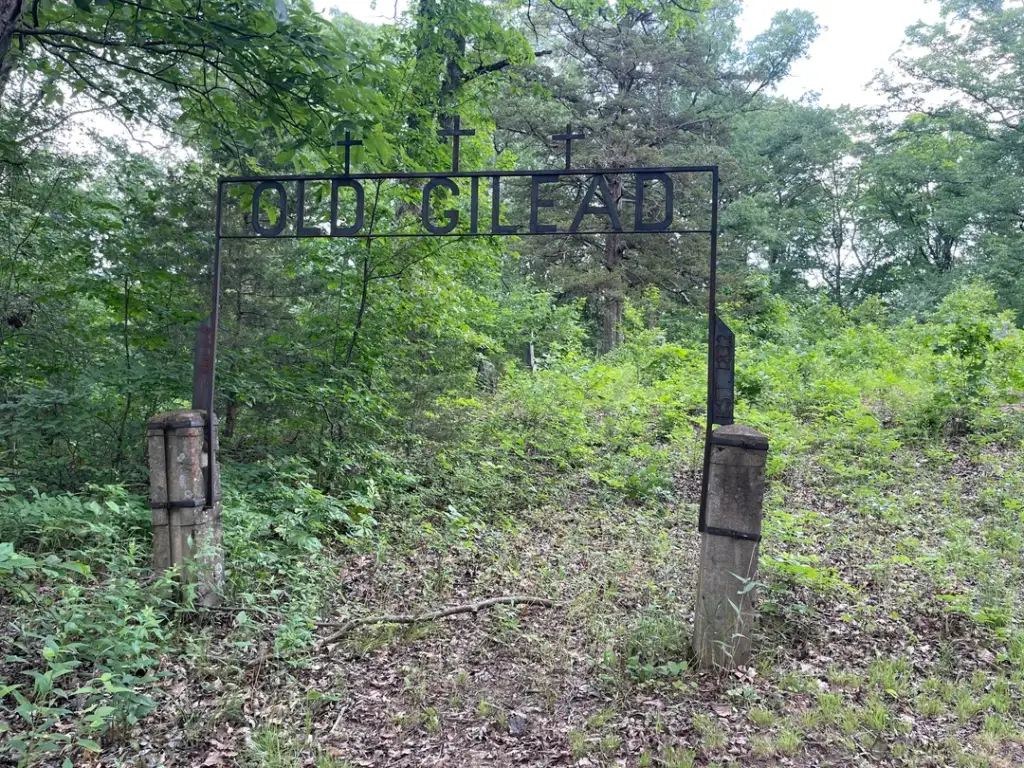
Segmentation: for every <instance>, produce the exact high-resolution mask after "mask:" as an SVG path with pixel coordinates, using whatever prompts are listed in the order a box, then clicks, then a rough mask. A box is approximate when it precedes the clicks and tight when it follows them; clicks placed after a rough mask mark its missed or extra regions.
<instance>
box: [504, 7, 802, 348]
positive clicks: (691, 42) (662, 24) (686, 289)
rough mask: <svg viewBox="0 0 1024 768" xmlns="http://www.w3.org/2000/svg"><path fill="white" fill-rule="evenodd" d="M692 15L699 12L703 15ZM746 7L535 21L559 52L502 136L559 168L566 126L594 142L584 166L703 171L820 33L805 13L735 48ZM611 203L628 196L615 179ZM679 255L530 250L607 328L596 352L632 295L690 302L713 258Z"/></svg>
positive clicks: (629, 242)
mask: <svg viewBox="0 0 1024 768" xmlns="http://www.w3.org/2000/svg"><path fill="white" fill-rule="evenodd" d="M697 10H701V11H703V10H704V9H703V8H698V9H697ZM738 13H739V5H738V4H737V3H733V2H718V3H715V4H713V5H711V6H710V7H709V8H707V10H706V11H705V12H703V13H700V14H695V13H688V14H686V15H683V16H681V15H680V10H679V7H678V6H675V5H672V6H664V5H662V4H659V3H649V4H643V3H641V4H636V3H630V4H611V3H609V4H598V5H596V6H589V5H586V6H580V7H579V8H577V6H575V5H572V4H570V5H565V6H563V5H561V4H559V3H551V4H550V5H547V6H544V7H543V8H541V9H537V11H536V12H535V13H533V14H531V16H530V18H529V22H530V23H531V24H532V27H531V29H532V30H533V31H534V32H535V34H536V36H537V40H538V42H537V45H538V46H539V45H544V46H545V47H547V46H550V47H552V48H553V50H554V53H553V55H552V57H550V59H545V60H544V64H543V66H539V67H537V68H535V69H534V70H533V71H532V72H529V73H527V82H530V81H532V84H533V85H534V86H535V87H536V88H537V89H539V90H540V91H541V92H542V93H548V94H550V100H549V99H546V98H544V99H543V100H538V99H537V98H536V96H534V95H533V93H531V94H530V96H529V97H528V98H526V99H525V102H526V103H524V100H523V99H518V100H513V101H512V102H511V103H510V104H509V105H506V106H505V107H503V108H500V109H498V110H496V119H497V122H498V125H499V127H500V128H501V129H503V130H504V131H506V132H507V133H508V134H511V135H512V136H513V137H521V138H519V139H518V142H517V143H518V144H519V145H520V146H521V147H523V150H522V151H525V152H530V154H532V155H533V156H535V157H538V158H541V159H542V161H543V162H545V163H548V164H550V163H557V162H558V161H559V157H558V150H557V149H556V148H555V147H554V146H552V145H551V144H550V135H551V133H553V132H554V131H553V130H552V129H553V128H554V127H556V126H557V127H559V128H560V127H561V126H562V125H564V124H566V123H571V124H572V125H573V126H575V127H577V128H578V129H580V130H583V131H585V133H586V134H587V136H588V141H586V142H584V143H582V145H581V146H580V148H579V150H577V156H578V161H577V163H578V164H579V165H583V166H589V167H606V166H609V165H610V166H613V167H614V166H619V167H630V166H644V165H654V166H657V165H677V164H700V163H702V162H708V161H712V160H714V159H715V158H716V156H718V155H719V154H720V151H721V150H720V147H721V145H722V144H724V143H725V142H727V140H728V138H727V136H728V131H729V124H730V121H731V120H732V119H733V118H734V117H736V116H737V115H739V114H741V113H742V112H744V111H745V110H746V109H748V108H749V107H750V105H751V104H752V103H753V102H754V101H755V99H756V98H757V97H758V95H759V94H761V93H763V92H765V91H767V90H770V89H771V88H772V87H773V86H774V85H775V84H776V83H778V82H779V81H780V80H781V79H782V78H783V77H784V76H785V75H786V73H787V72H788V71H789V68H790V66H791V65H792V63H793V61H795V60H796V59H797V58H799V57H800V56H801V55H803V53H804V52H805V51H806V49H807V46H808V45H809V44H810V42H811V40H813V39H814V36H815V34H816V30H817V27H816V24H815V23H814V19H813V17H812V16H811V15H810V14H807V13H803V12H786V13H782V14H779V15H778V16H777V17H776V19H775V20H774V22H773V24H772V26H771V28H770V29H769V30H767V31H766V32H764V33H762V34H761V35H759V36H757V37H756V38H755V39H754V40H753V41H752V42H751V43H749V44H747V45H746V46H743V45H741V44H740V41H739V37H738V31H737V28H736V24H735V19H736V16H737V15H738ZM610 183H611V187H610V192H611V196H612V198H613V200H612V201H609V202H610V204H611V205H614V206H615V207H616V208H620V209H621V206H622V205H623V203H624V202H625V198H624V190H623V189H622V188H621V187H620V186H617V185H616V184H615V183H614V181H610ZM683 251H684V252H683V253H680V249H679V248H678V247H676V246H675V245H674V244H673V243H672V242H670V241H668V240H663V241H660V242H655V239H654V238H630V237H626V236H621V235H608V236H604V237H602V238H600V239H595V238H576V239H573V240H572V241H570V242H568V243H564V244H559V245H558V246H557V247H556V248H553V249H552V248H547V249H543V250H542V249H540V248H537V249H535V250H533V251H532V255H533V257H534V258H533V259H531V262H530V263H531V265H532V269H533V270H534V272H535V274H537V275H538V276H543V277H544V278H546V279H549V280H552V279H553V280H555V281H556V282H558V283H560V284H561V288H562V292H563V294H565V295H567V296H573V295H585V296H588V297H589V300H590V302H591V305H592V306H593V307H595V308H596V309H597V312H598V313H599V315H600V318H601V321H600V325H601V333H600V343H599V347H600V348H601V349H602V350H604V351H609V350H611V349H613V348H615V347H616V346H617V345H618V344H619V343H620V342H621V341H622V313H623V309H624V306H625V300H626V298H627V296H628V295H630V294H636V295H639V294H640V293H642V292H643V290H644V289H645V288H646V287H648V286H653V287H658V288H660V289H661V291H662V292H663V293H664V294H666V295H668V296H672V297H674V298H675V299H676V300H677V301H682V302H687V303H688V302H689V301H691V299H690V296H691V294H692V293H693V292H694V289H695V288H696V287H697V286H699V285H701V284H702V283H706V279H707V278H706V274H707V266H706V255H705V254H704V253H700V252H699V251H698V250H697V249H696V248H689V247H687V248H684V249H683Z"/></svg>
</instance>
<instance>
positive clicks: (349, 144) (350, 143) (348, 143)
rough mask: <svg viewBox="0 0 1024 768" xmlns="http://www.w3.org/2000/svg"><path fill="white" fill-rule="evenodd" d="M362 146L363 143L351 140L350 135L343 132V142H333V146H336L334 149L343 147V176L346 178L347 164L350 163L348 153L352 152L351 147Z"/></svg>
mask: <svg viewBox="0 0 1024 768" xmlns="http://www.w3.org/2000/svg"><path fill="white" fill-rule="evenodd" d="M362 145H363V142H361V141H359V140H358V139H353V138H352V134H351V132H349V131H345V140H344V141H336V142H334V146H336V147H344V148H345V175H346V176H348V172H349V162H350V161H351V157H350V153H351V151H352V147H361V146H362Z"/></svg>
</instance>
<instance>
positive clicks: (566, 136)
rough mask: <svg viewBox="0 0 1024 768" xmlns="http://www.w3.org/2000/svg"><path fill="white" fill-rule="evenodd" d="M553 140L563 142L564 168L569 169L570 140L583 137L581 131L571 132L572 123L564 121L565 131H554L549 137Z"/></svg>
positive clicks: (570, 163)
mask: <svg viewBox="0 0 1024 768" xmlns="http://www.w3.org/2000/svg"><path fill="white" fill-rule="evenodd" d="M551 138H552V139H554V140H555V141H564V142H565V170H567V171H568V170H569V169H570V168H571V167H572V142H573V140H574V139H582V138H584V136H583V134H582V133H573V132H572V123H566V125H565V133H556V134H555V135H554V136H552V137H551Z"/></svg>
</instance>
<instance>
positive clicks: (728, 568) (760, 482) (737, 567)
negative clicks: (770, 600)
mask: <svg viewBox="0 0 1024 768" xmlns="http://www.w3.org/2000/svg"><path fill="white" fill-rule="evenodd" d="M767 456H768V439H767V438H766V437H765V436H764V435H762V434H761V433H760V432H758V431H757V430H756V429H751V428H750V427H741V426H739V425H736V424H732V425H730V426H727V427H720V428H719V429H717V430H715V432H714V433H713V434H712V436H711V463H710V467H709V473H708V491H707V501H706V523H707V524H706V526H705V531H704V532H703V533H701V538H700V575H699V577H698V583H697V603H696V607H695V614H696V618H695V621H694V628H693V650H694V652H695V653H696V655H697V659H698V662H699V664H700V665H701V666H704V667H711V666H718V667H734V666H745V665H746V664H747V663H748V662H749V661H750V650H751V643H750V630H751V627H752V626H753V622H754V617H755V612H754V600H755V598H756V596H757V595H756V593H757V589H756V588H754V586H753V583H754V580H755V579H756V577H757V565H758V549H759V546H760V541H761V516H762V511H763V510H762V507H763V504H764V472H765V462H766V460H767Z"/></svg>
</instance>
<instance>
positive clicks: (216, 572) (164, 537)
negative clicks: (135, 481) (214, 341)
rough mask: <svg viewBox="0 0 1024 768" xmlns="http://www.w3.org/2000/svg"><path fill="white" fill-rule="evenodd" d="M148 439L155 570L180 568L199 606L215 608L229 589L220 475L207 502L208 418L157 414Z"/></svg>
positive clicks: (186, 413) (187, 413) (185, 413)
mask: <svg viewBox="0 0 1024 768" xmlns="http://www.w3.org/2000/svg"><path fill="white" fill-rule="evenodd" d="M214 426H215V427H216V421H215V422H214ZM147 439H148V442H149V496H150V507H151V508H152V515H153V570H154V571H155V572H156V573H158V574H159V573H163V572H164V571H166V570H167V569H168V568H172V567H177V568H179V571H180V575H181V579H182V583H184V584H190V583H196V584H197V597H198V602H199V603H200V604H201V605H215V604H216V603H217V601H218V599H219V595H220V592H221V589H222V587H223V584H224V554H223V549H222V529H221V503H220V473H219V472H215V473H214V482H215V485H214V498H213V499H207V498H206V490H207V483H208V479H207V478H208V472H209V471H210V467H209V452H208V450H207V446H206V414H205V413H204V412H203V411H198V410H182V411H169V412H167V413H160V414H157V415H156V416H154V417H153V418H151V419H150V420H149V431H148V438H147ZM214 440H216V429H214Z"/></svg>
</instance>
